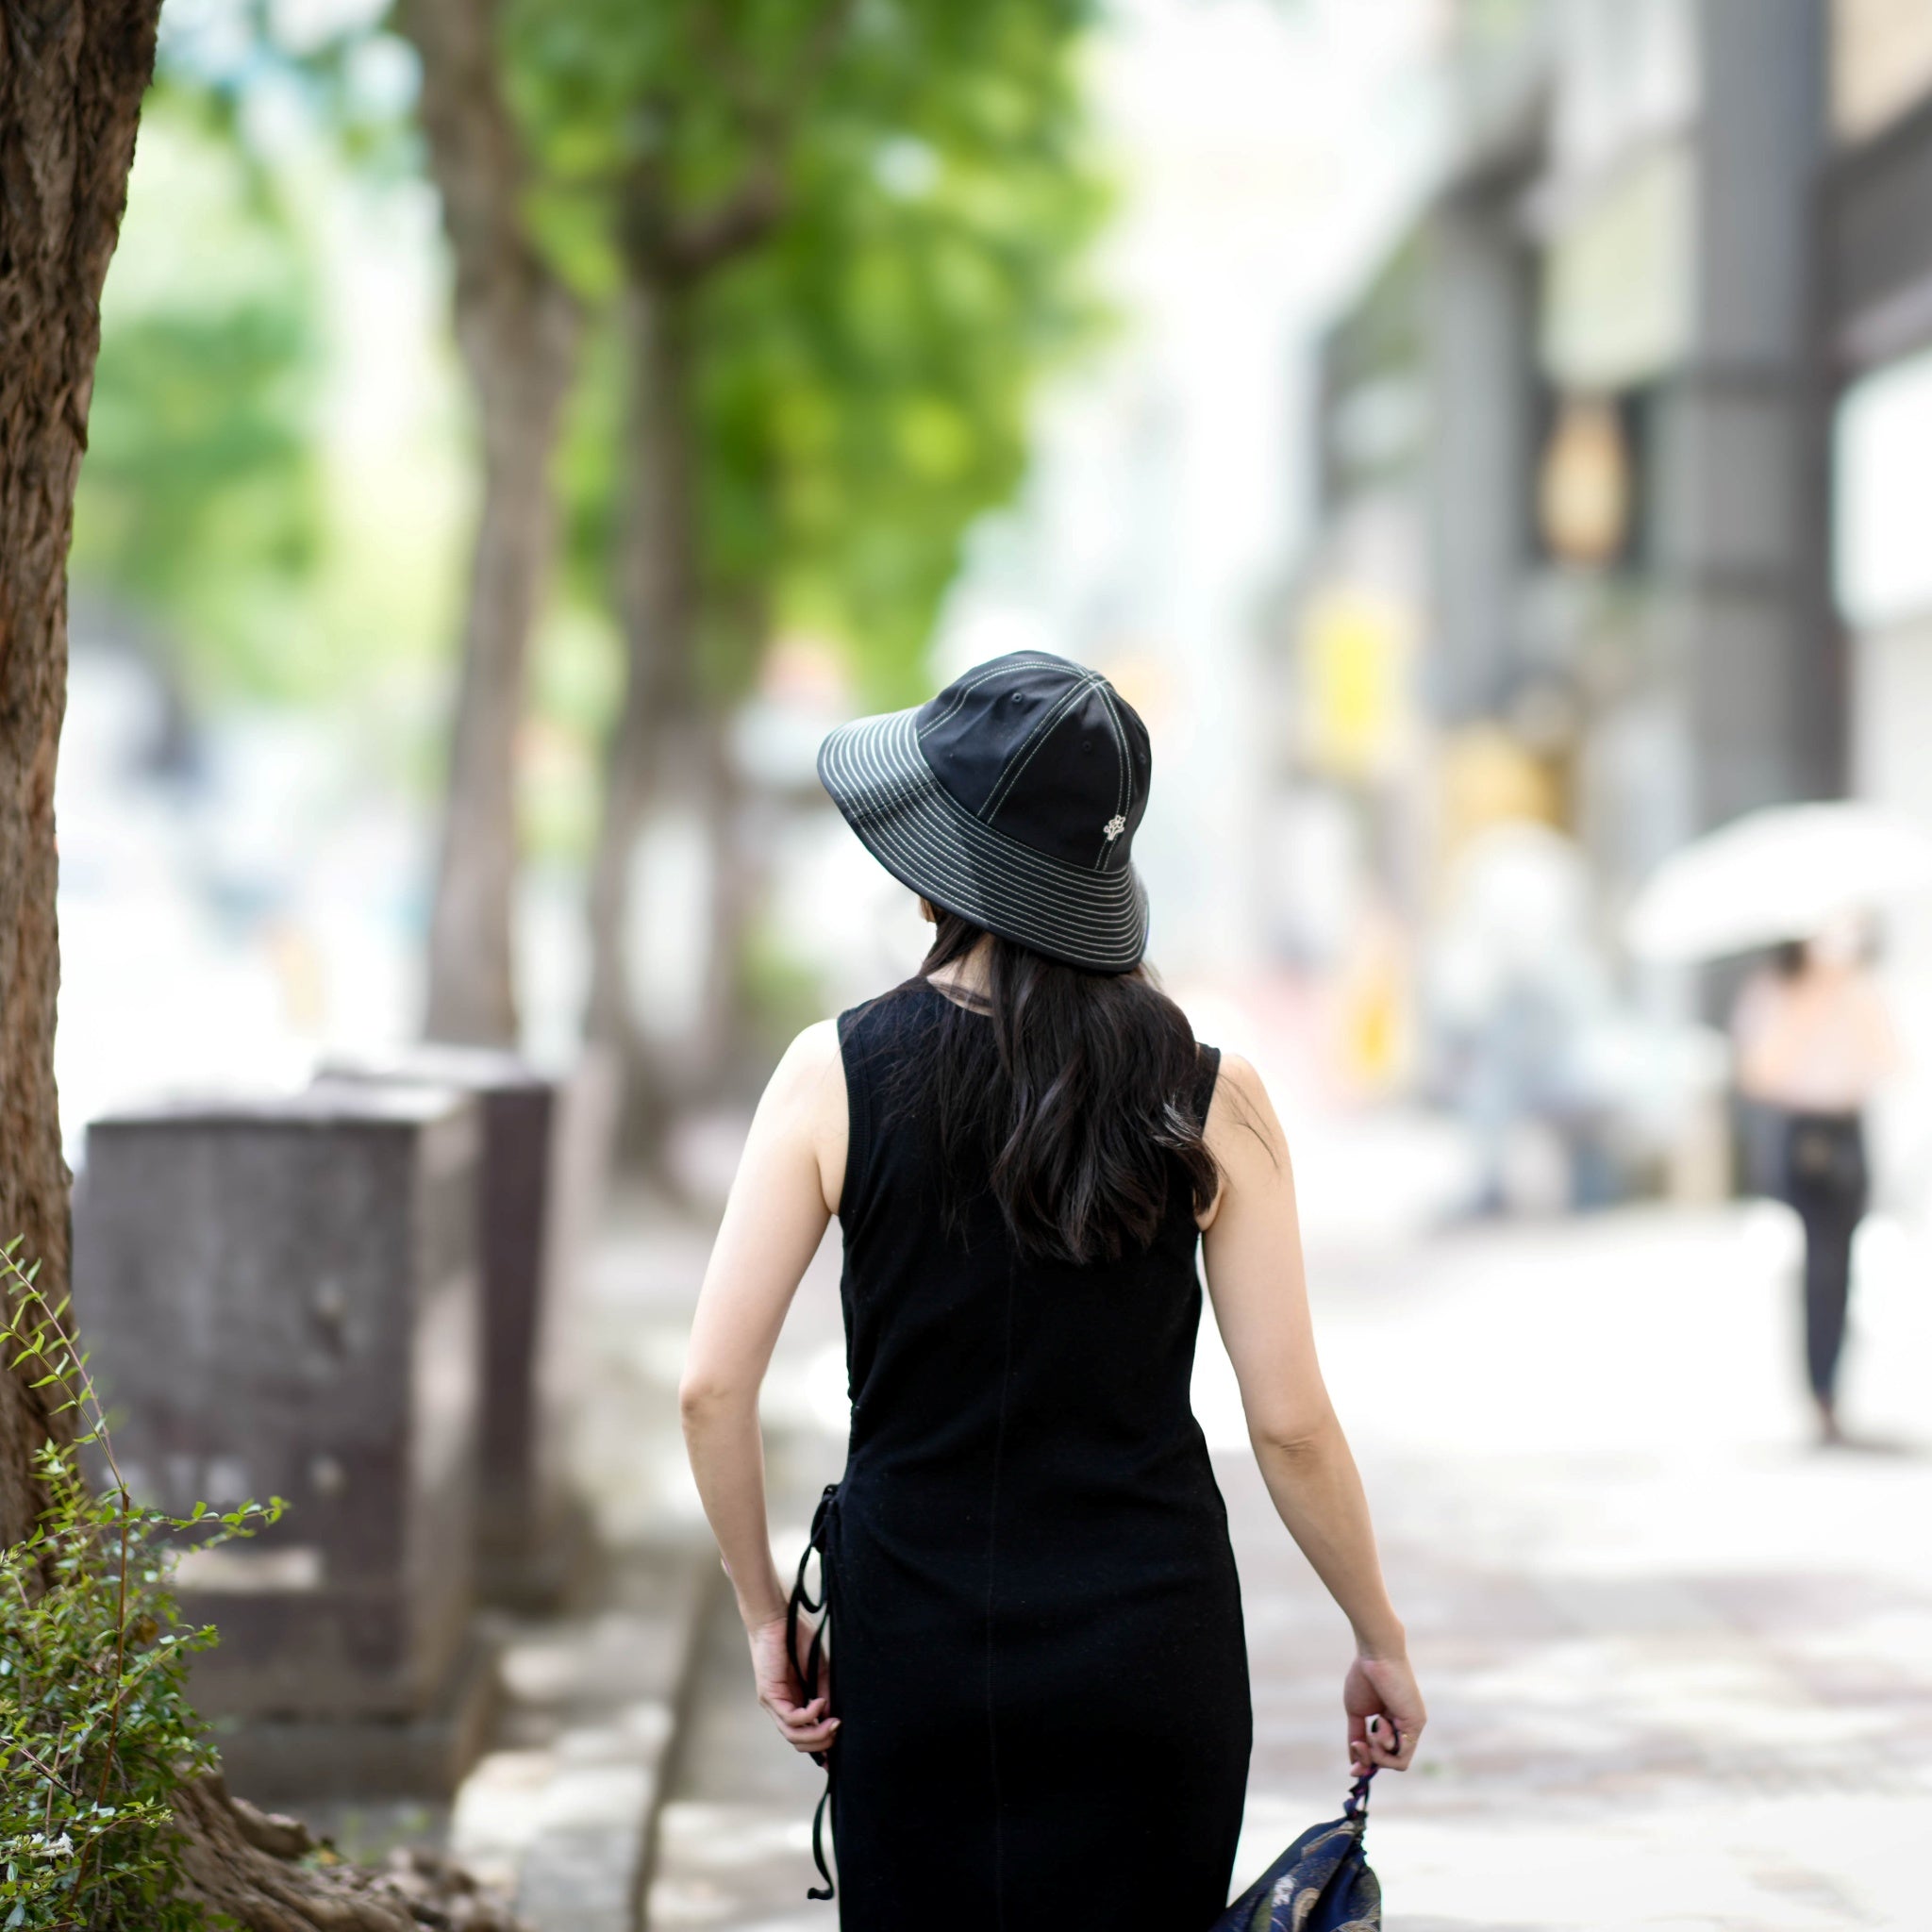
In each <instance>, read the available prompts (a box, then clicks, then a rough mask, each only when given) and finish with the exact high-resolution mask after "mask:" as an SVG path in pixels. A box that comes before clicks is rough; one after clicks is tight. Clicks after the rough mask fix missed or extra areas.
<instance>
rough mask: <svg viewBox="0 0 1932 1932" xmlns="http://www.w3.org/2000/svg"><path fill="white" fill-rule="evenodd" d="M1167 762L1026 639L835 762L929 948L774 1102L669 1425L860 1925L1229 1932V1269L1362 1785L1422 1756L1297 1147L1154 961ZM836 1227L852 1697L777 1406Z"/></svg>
mask: <svg viewBox="0 0 1932 1932" xmlns="http://www.w3.org/2000/svg"><path fill="white" fill-rule="evenodd" d="M1150 770H1151V758H1150V754H1149V748H1148V741H1147V734H1146V729H1145V727H1144V726H1143V725H1142V724H1141V720H1140V719H1139V717H1138V716H1136V714H1135V713H1134V711H1133V710H1132V708H1130V707H1128V706H1127V705H1126V704H1125V703H1124V702H1123V700H1122V699H1121V698H1120V696H1119V695H1118V693H1116V692H1115V691H1114V690H1113V688H1112V687H1111V686H1110V685H1109V684H1108V682H1107V681H1106V679H1104V678H1102V677H1099V676H1097V675H1094V674H1093V673H1091V672H1089V671H1084V670H1082V669H1081V668H1080V667H1079V666H1077V665H1074V664H1070V663H1068V662H1066V661H1065V660H1064V659H1062V658H1056V657H1053V656H1050V655H1048V654H1046V653H1043V652H1037V651H1034V652H1016V653H1013V654H1011V655H1009V656H1008V657H1005V658H996V659H994V660H993V661H992V662H991V663H989V664H984V665H981V666H979V667H978V668H977V669H976V670H974V671H972V672H970V673H968V674H967V675H965V676H964V677H962V678H960V679H959V680H958V682H957V683H955V684H954V685H952V686H951V687H950V688H949V689H948V690H946V691H942V692H941V694H940V695H939V696H938V697H937V698H935V699H934V700H933V701H932V702H931V703H930V704H928V705H925V706H924V707H922V708H919V709H918V710H916V711H905V712H900V713H897V714H895V715H892V716H888V717H883V718H874V719H866V720H861V721H859V722H858V723H857V724H850V725H846V726H843V727H841V729H840V730H839V731H837V732H835V733H833V735H832V736H831V737H830V738H829V739H828V740H827V741H826V743H825V746H824V750H823V752H822V753H821V756H820V773H821V775H822V776H823V778H824V783H825V787H826V789H827V791H830V793H831V794H832V797H833V799H834V800H835V801H836V802H837V804H838V805H839V807H840V809H841V811H843V812H844V814H845V816H846V818H847V819H848V820H849V821H850V823H851V824H852V826H853V828H854V830H855V831H856V832H857V833H858V836H859V838H860V839H861V840H862V841H863V842H864V843H865V844H866V846H867V847H868V849H870V850H871V852H872V853H873V854H874V857H875V858H878V859H879V860H880V862H881V863H882V864H884V865H885V866H886V868H887V870H888V871H890V872H891V873H892V874H894V876H896V877H897V878H898V879H900V880H901V882H902V883H904V884H906V885H908V886H909V887H910V888H911V889H912V890H913V891H916V892H917V893H918V894H919V895H920V897H921V902H922V905H923V907H924V910H925V912H926V914H927V916H928V917H929V918H930V919H931V920H932V921H933V923H934V924H935V926H936V927H937V932H936V934H935V937H934V940H933V943H932V947H931V950H930V951H929V952H928V953H927V955H926V958H925V960H924V964H923V965H922V967H921V968H920V971H919V973H918V974H917V976H916V977H914V978H913V979H910V980H908V981H907V982H906V983H905V984H904V985H902V986H899V987H897V988H894V989H893V990H892V991H889V992H887V993H885V994H883V995H881V996H880V997H879V998H877V999H874V1000H873V1001H871V1002H870V1003H868V1004H867V1005H865V1006H862V1007H858V1008H855V1009H854V1010H852V1011H851V1012H848V1013H846V1014H844V1015H843V1016H842V1017H841V1019H840V1020H839V1022H838V1023H837V1024H836V1025H834V1024H831V1023H826V1024H821V1025H818V1026H813V1027H810V1028H808V1030H807V1031H806V1032H805V1033H803V1034H801V1035H800V1036H799V1038H798V1040H797V1041H794V1042H793V1044H792V1046H791V1050H790V1051H789V1052H788V1053H787V1055H786V1057H785V1059H784V1061H783V1063H782V1064H781V1065H780V1067H779V1068H778V1071H777V1072H776V1074H774V1076H773V1079H772V1082H771V1085H770V1087H769V1088H768V1089H767V1091H766V1093H765V1097H764V1099H763V1101H762V1103H761V1104H760V1106H759V1108H758V1116H757V1119H756V1121H755V1123H754V1124H753V1127H752V1131H751V1137H750V1140H749V1141H748V1143H747V1145H746V1148H745V1153H744V1158H743V1161H742V1164H741V1167H740V1170H739V1174H738V1178H737V1181H736V1183H735V1184H734V1186H733V1189H732V1192H731V1198H730V1201H729V1204H728V1205H727V1207H726V1208H725V1212H724V1223H723V1225H722V1227H721V1228H720V1231H719V1236H718V1241H717V1246H716V1248H715V1249H714V1251H713V1254H712V1257H711V1265H710V1268H709V1271H708V1274H707V1277H706V1282H705V1288H704V1292H703V1296H702V1298H701V1301H700V1304H699V1307H698V1311H697V1316H696V1320H695V1323H694V1324H693V1328H692V1334H691V1354H690V1357H689V1361H688V1364H687V1367H686V1370H685V1376H684V1386H683V1407H684V1415H685V1427H686V1434H687V1437H688V1440H689V1442H690V1447H691V1465H692V1468H693V1470H694V1472H695V1474H696V1476H697V1482H698V1488H699V1491H700V1493H701V1494H702V1496H703V1499H704V1504H705V1508H706V1512H707V1514H708V1517H709V1519H710V1522H711V1526H712V1528H713V1530H714V1531H715V1533H716V1535H717V1538H718V1541H719V1544H720V1546H721V1548H722V1550H723V1553H724V1562H725V1567H726V1569H727V1570H728V1571H729V1573H730V1574H731V1577H732V1580H733V1583H734V1585H735V1587H736V1590H737V1593H738V1601H739V1607H740V1610H741V1614H742V1616H743V1619H744V1624H745V1627H746V1630H747V1633H748V1634H749V1638H750V1643H751V1654H752V1664H753V1670H754V1674H755V1676H756V1679H757V1685H758V1694H759V1697H760V1699H761V1701H762V1702H763V1703H764V1705H765V1707H766V1708H767V1709H768V1710H769V1711H770V1712H771V1714H772V1716H773V1717H774V1720H775V1721H776V1723H777V1725H778V1728H779V1731H780V1733H781V1735H783V1736H784V1738H785V1739H786V1740H787V1741H788V1742H790V1743H791V1744H792V1745H793V1746H794V1747H795V1748H797V1749H798V1750H800V1751H806V1752H809V1753H811V1754H812V1755H814V1756H817V1757H825V1758H826V1759H827V1760H828V1772H829V1778H830V1784H829V1793H830V1798H831V1807H832V1823H833V1832H834V1837H835V1841H836V1844H837V1849H838V1855H839V1857H838V1862H839V1883H840V1886H841V1889H842V1901H841V1918H840V1923H841V1925H843V1926H844V1927H845V1932H908V1927H912V1926H919V1927H921V1928H922V1932H987V1928H989V1927H991V1926H1005V1927H1007V1928H1008V1932H1046V1928H1047V1927H1049V1926H1058V1925H1062V1924H1066V1925H1072V1924H1094V1925H1106V1926H1108V1927H1113V1928H1117V1932H1205V1928H1207V1927H1208V1925H1209V1924H1211V1923H1212V1921H1213V1920H1214V1919H1215V1918H1216V1917H1217V1916H1218V1914H1219V1913H1220V1911H1221V1909H1222V1907H1223V1906H1224V1903H1225V1901H1226V1898H1227V1890H1228V1880H1229V1876H1230V1874H1231V1870H1232V1867H1233V1862H1234V1856H1235V1844H1236V1840H1237V1838H1238V1837H1239V1834H1240V1830H1241V1808H1242V1802H1243V1796H1244V1791H1245V1786H1246V1781H1247V1770H1248V1754H1249V1746H1250V1741H1251V1730H1252V1718H1251V1710H1250V1705H1249V1697H1248V1674H1247V1655H1246V1647H1245V1642H1244V1639H1243V1635H1242V1624H1241V1594H1240V1585H1239V1581H1238V1579H1237V1576H1236V1573H1235V1565H1234V1557H1233V1553H1232V1551H1231V1549H1230V1547H1229V1544H1228V1537H1227V1521H1226V1512H1225V1510H1224V1507H1223V1505H1222V1499H1221V1496H1220V1493H1219V1491H1218V1490H1217V1488H1216V1485H1215V1481H1214V1474H1213V1468H1212V1465H1211V1462H1210V1460H1209V1457H1208V1449H1207V1445H1206V1442H1205V1441H1204V1440H1203V1438H1202V1435H1201V1431H1200V1429H1199V1427H1198V1425H1197V1424H1196V1423H1195V1421H1194V1418H1193V1414H1192V1411H1191V1406H1190V1399H1189V1387H1190V1380H1191V1368H1192V1362H1193V1354H1194V1340H1195V1331H1196V1327H1197V1324H1198V1321H1199V1316H1200V1293H1199V1286H1198V1278H1197V1276H1196V1274H1195V1257H1196V1252H1197V1248H1198V1247H1200V1246H1202V1245H1203V1244H1205V1250H1206V1260H1207V1275H1208V1290H1209V1292H1210V1293H1211V1294H1212V1296H1213V1300H1214V1307H1215V1313H1216V1316H1217V1318H1218V1320H1219V1323H1220V1327H1221V1333H1222V1335H1223V1337H1224V1340H1225V1341H1226V1344H1227V1348H1228V1352H1229V1354H1230V1356H1231V1357H1233V1360H1234V1365H1235V1369H1236V1372H1237V1374H1238V1375H1239V1377H1240V1381H1241V1394H1242V1399H1243V1402H1244V1404H1245V1407H1246V1410H1247V1418H1248V1424H1249V1429H1250V1434H1251V1439H1252V1441H1253V1443H1254V1448H1255V1454H1256V1457H1257V1460H1258V1461H1259V1464H1260V1467H1261V1472H1262V1474H1263V1475H1264V1477H1265V1478H1266V1480H1267V1483H1268V1487H1269V1490H1270V1492H1271V1493H1272V1495H1273V1497H1274V1502H1275V1505H1276V1507H1277V1508H1278V1509H1279V1511H1280V1514H1281V1518H1282V1521H1283V1522H1284V1523H1285V1524H1286V1525H1287V1526H1288V1528H1289V1530H1290V1532H1291V1534H1292V1535H1293V1536H1294V1538H1295V1539H1296V1541H1298V1542H1299V1543H1300V1545H1301V1547H1302V1549H1303V1550H1304V1551H1305V1552H1306V1554H1307V1557H1308V1559H1309V1561H1310V1562H1311V1563H1312V1564H1313V1566H1314V1568H1315V1570H1316V1571H1317V1573H1318V1574H1320V1576H1321V1578H1322V1580H1323V1581H1324V1583H1325V1584H1326V1585H1327V1587H1328V1589H1329V1591H1330V1592H1331V1593H1332V1595H1333V1596H1334V1598H1335V1600H1336V1602H1337V1603H1338V1604H1339V1605H1340V1607H1341V1609H1342V1611H1343V1612H1344V1613H1345V1614H1346V1616H1347V1617H1348V1619H1349V1622H1350V1624H1352V1625H1353V1627H1354V1631H1355V1638H1356V1657H1355V1661H1354V1662H1353V1663H1352V1664H1351V1665H1350V1667H1349V1669H1348V1672H1347V1674H1346V1677H1345V1680H1344V1683H1343V1685H1342V1704H1343V1707H1344V1711H1345V1713H1346V1717H1347V1733H1346V1737H1347V1746H1348V1756H1349V1761H1350V1766H1351V1769H1352V1770H1353V1771H1354V1772H1356V1773H1357V1774H1367V1773H1369V1772H1371V1771H1373V1770H1374V1769H1378V1768H1388V1769H1398V1770H1399V1769H1403V1768H1406V1767H1407V1764H1408V1763H1409V1761H1410V1758H1411V1757H1412V1756H1413V1754H1414V1751H1415V1747H1416V1740H1417V1737H1418V1735H1419V1733H1420V1732H1421V1730H1422V1727H1423V1724H1424V1708H1423V1702H1422V1698H1421V1695H1420V1693H1419V1692H1418V1691H1417V1689H1416V1682H1415V1677H1414V1675H1413V1674H1412V1673H1411V1671H1410V1669H1409V1665H1408V1661H1407V1653H1406V1640H1405V1637H1404V1632H1403V1627H1402V1624H1400V1622H1398V1621H1397V1618H1396V1615H1395V1612H1394V1610H1393V1608H1392V1607H1391V1604H1390V1601H1389V1597H1388V1593H1387V1591H1386V1590H1385V1589H1384V1587H1383V1582H1382V1576H1381V1571H1380V1566H1379V1562H1378V1560H1377V1557H1376V1550H1375V1541H1374V1532H1373V1530H1372V1529H1371V1527H1370V1523H1369V1514H1368V1508H1367V1506H1366V1503H1365V1502H1364V1499H1363V1495H1362V1489H1361V1484H1360V1481H1359V1479H1358V1478H1357V1474H1356V1469H1355V1464H1354V1461H1353V1459H1352V1458H1351V1457H1350V1454H1349V1449H1348V1445H1347V1442H1346V1441H1345V1440H1344V1438H1343V1435H1342V1432H1341V1424H1339V1423H1338V1421H1337V1420H1336V1416H1335V1413H1334V1410H1333V1408H1332V1407H1330V1405H1329V1400H1328V1396H1327V1393H1326V1391H1325V1390H1324V1386H1323V1381H1322V1375H1321V1371H1320V1369H1319V1367H1318V1366H1317V1363H1316V1359H1315V1350H1314V1341H1313V1335H1312V1331H1311V1326H1310V1322H1309V1314H1308V1307H1307V1295H1306V1292H1305V1290H1304V1285H1303V1279H1302V1267H1301V1257H1300V1243H1299V1239H1298V1234H1297V1228H1296V1221H1295V1204H1294V1188H1293V1181H1292V1177H1291V1172H1290V1167H1289V1158H1288V1149H1287V1146H1286V1144H1285V1142H1284V1140H1283V1137H1282V1132H1281V1128H1280V1125H1279V1124H1278V1123H1277V1121H1276V1119H1275V1116H1274V1109H1273V1108H1272V1107H1271V1106H1270V1104H1269V1100H1268V1095H1267V1093H1266V1091H1265V1090H1264V1089H1263V1087H1262V1084H1261V1082H1260V1080H1259V1078H1258V1076H1257V1074H1255V1072H1254V1070H1253V1069H1252V1068H1251V1067H1249V1066H1247V1065H1246V1064H1244V1063H1243V1062H1241V1061H1240V1060H1236V1059H1226V1060H1224V1059H1223V1058H1222V1057H1221V1056H1220V1055H1219V1054H1218V1053H1217V1052H1216V1051H1215V1050H1214V1049H1213V1048H1211V1047H1202V1046H1199V1045H1197V1043H1196V1042H1195V1041H1194V1038H1193V1035H1192V1032H1191V1029H1190V1027H1189V1024H1188V1022H1187V1020H1186V1018H1185V1017H1184V1016H1183V1015H1182V1013H1181V1012H1180V1010H1179V1008H1176V1007H1175V1006H1174V1005H1173V1004H1172V1003H1171V1002H1170V1001H1169V1000H1167V999H1166V998H1165V997H1164V996H1163V995H1162V994H1161V993H1160V992H1159V991H1157V989H1156V988H1155V986H1154V983H1153V981H1152V980H1151V979H1150V978H1149V977H1148V975H1147V974H1146V972H1145V970H1144V969H1143V968H1142V967H1141V952H1142V948H1143V946H1144V943H1145V935H1146V904H1145V900H1144V897H1143V895H1142V892H1141V886H1140V882H1139V879H1138V877H1137V875H1136V874H1135V873H1134V871H1133V869H1132V866H1131V864H1130V862H1129V853H1130V849H1131V846H1132V842H1133V838H1134V833H1135V830H1136V828H1137V827H1138V825H1139V824H1140V821H1141V814H1142V812H1143V811H1144V809H1145V808H1146V803H1147V791H1148V780H1149V776H1150ZM833 1214H837V1215H838V1217H839V1219H840V1222H841V1225H842V1228H843V1233H844V1241H845V1272H844V1279H843V1284H842V1295H843V1301H844V1308H845V1322H846V1341H847V1362H848V1371H849V1376H850V1384H851V1394H852V1433H851V1441H850V1443H849V1446H848V1451H847V1459H846V1465H845V1473H844V1475H843V1477H842V1479H841V1481H840V1482H839V1484H838V1485H837V1486H836V1487H835V1488H834V1489H832V1490H830V1491H827V1494H826V1498H825V1500H824V1503H823V1504H822V1505H821V1507H820V1510H819V1516H818V1520H817V1522H816V1523H815V1524H814V1527H813V1536H812V1541H813V1546H814V1547H815V1548H816V1549H817V1550H818V1551H819V1553H820V1557H821V1560H822V1564H823V1569H822V1573H821V1574H822V1583H823V1590H824V1599H825V1602H826V1605H827V1615H828V1619H829V1636H830V1644H831V1661H830V1669H829V1673H826V1672H825V1671H824V1669H823V1668H822V1666H821V1660H820V1656H819V1652H818V1650H817V1647H816V1645H813V1646H812V1647H811V1648H810V1649H809V1651H808V1650H807V1648H806V1641H807V1636H808V1633H807V1632H806V1631H803V1630H798V1629H796V1628H794V1629H793V1630H792V1631H791V1633H788V1617H787V1610H788V1602H787V1596H786V1592H785V1591H784V1589H783V1587H782V1585H781V1584H780V1581H779V1578H778V1574H777V1572H776V1570H775V1569H774V1563H773V1558H772V1552H771V1543H770V1541H769V1531H768V1529H767V1525H766V1518H765V1495H764V1480H763V1469H762V1462H761V1457H760V1443H759V1434H758V1387H759V1384H760V1382H761V1380H762V1378H763V1375H764V1373H765V1369H766V1366H767V1364H768V1362H769V1360H770V1357H771V1354H772V1349H773V1346H774V1342H775V1341H776V1339H777V1335H778V1331H779V1328H780V1326H781V1324H782V1323H783V1320H784V1316H785V1311H786V1308H787V1307H788V1305H789V1304H790V1302H791V1295H792V1292H793V1290H794V1289H795V1288H796V1286H797V1283H798V1279H799V1276H800V1275H801V1274H802V1273H803V1272H804V1269H805V1267H806V1265H807V1263H808V1261H809V1259H810V1258H811V1256H812V1253H813V1251H814V1250H815V1248H816V1247H817V1245H818V1242H819V1239H820V1236H821V1234H822V1233H823V1231H824V1227H825V1224H826V1222H827V1220H828V1218H829V1217H830V1216H831V1215H833ZM804 1579H805V1571H804V1568H803V1566H801V1571H800V1589H799V1591H795V1592H794V1593H793V1597H792V1605H793V1607H794V1617H795V1614H796V1611H795V1607H796V1606H797V1605H799V1604H800V1602H801V1601H807V1602H808V1600H806V1599H804V1598H803V1586H804Z"/></svg>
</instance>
